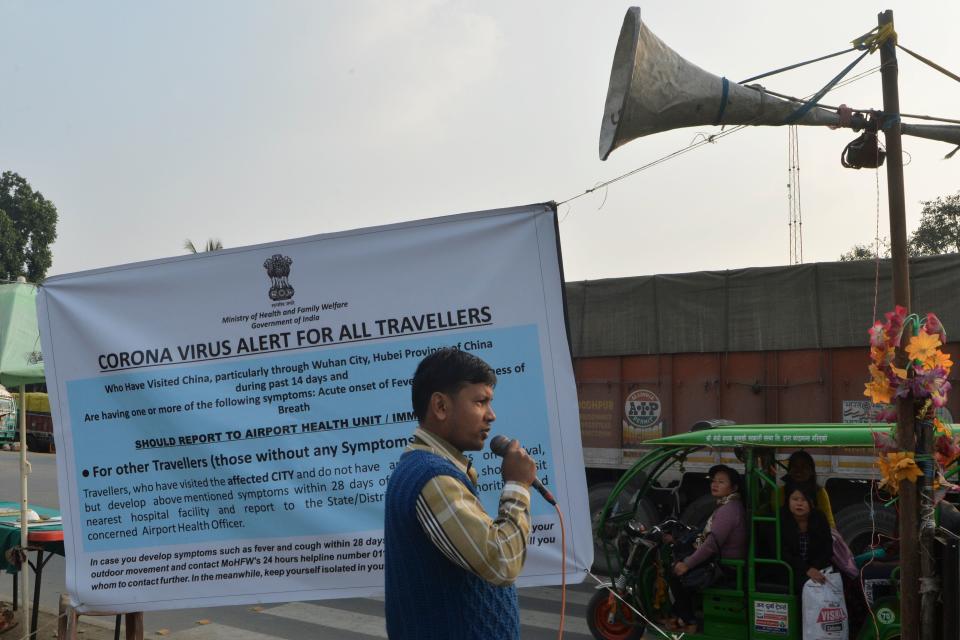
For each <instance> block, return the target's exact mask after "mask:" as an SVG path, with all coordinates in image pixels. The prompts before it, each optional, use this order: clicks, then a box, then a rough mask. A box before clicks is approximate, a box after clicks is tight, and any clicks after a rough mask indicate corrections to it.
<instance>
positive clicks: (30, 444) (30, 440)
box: [27, 431, 40, 451]
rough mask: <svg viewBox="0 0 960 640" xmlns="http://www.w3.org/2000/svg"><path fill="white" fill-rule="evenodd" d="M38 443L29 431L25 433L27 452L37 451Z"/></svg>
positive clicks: (38, 448)
mask: <svg viewBox="0 0 960 640" xmlns="http://www.w3.org/2000/svg"><path fill="white" fill-rule="evenodd" d="M39 450H40V443H39V442H38V441H37V437H36V436H34V435H32V434H31V433H30V432H29V431H28V432H27V451H39Z"/></svg>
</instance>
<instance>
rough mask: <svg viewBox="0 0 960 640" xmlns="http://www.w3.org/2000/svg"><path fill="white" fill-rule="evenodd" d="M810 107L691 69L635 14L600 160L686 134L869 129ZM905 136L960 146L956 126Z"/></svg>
mask: <svg viewBox="0 0 960 640" xmlns="http://www.w3.org/2000/svg"><path fill="white" fill-rule="evenodd" d="M802 107H804V104H803V103H802V102H798V101H796V100H786V99H783V98H779V97H777V96H773V95H770V94H768V93H767V92H765V91H764V90H763V88H762V87H759V86H744V85H741V84H737V83H736V82H730V81H729V80H727V79H726V78H720V77H717V76H715V75H713V74H712V73H709V72H707V71H704V70H703V69H701V68H700V67H698V66H696V65H695V64H693V63H691V62H688V61H687V60H685V59H684V58H682V57H681V56H680V55H678V54H677V52H676V51H674V50H673V49H671V48H670V47H668V46H667V45H665V44H664V43H663V41H662V40H660V38H658V37H657V36H655V35H653V33H652V32H651V31H650V30H649V29H648V28H647V26H646V25H645V24H643V21H642V20H641V19H640V8H639V7H631V8H630V9H628V10H627V15H626V16H625V17H624V19H623V27H622V28H621V29H620V39H619V40H618V41H617V50H616V52H615V53H614V56H613V68H612V69H611V71H610V86H609V87H608V88H607V104H606V107H605V108H604V112H603V124H602V125H601V126H600V159H601V160H606V159H607V156H609V155H610V152H611V151H613V150H614V149H616V148H617V147H620V146H622V145H624V144H626V143H628V142H630V141H631V140H633V139H635V138H640V137H642V136H648V135H650V134H652V133H659V132H661V131H668V130H670V129H681V128H683V127H696V126H704V125H721V124H732V125H740V124H750V125H770V126H782V125H785V124H802V125H813V126H828V127H837V126H848V127H849V126H852V127H854V128H856V129H861V128H863V127H864V126H865V125H866V122H867V121H866V118H865V117H864V116H862V115H860V114H856V115H854V117H853V119H852V120H851V121H850V122H847V123H844V124H843V125H841V123H840V117H839V116H838V115H837V113H836V112H834V111H829V110H827V109H822V108H820V107H813V108H811V109H809V110H806V111H803V112H801V111H799V110H800V109H801V108H802ZM798 114H799V115H798ZM788 119H789V122H788ZM901 132H902V133H903V134H904V135H908V136H914V137H917V138H927V139H928V140H937V141H939V142H949V143H950V144H956V145H960V126H956V125H929V124H902V125H901ZM947 157H949V155H948V156H947Z"/></svg>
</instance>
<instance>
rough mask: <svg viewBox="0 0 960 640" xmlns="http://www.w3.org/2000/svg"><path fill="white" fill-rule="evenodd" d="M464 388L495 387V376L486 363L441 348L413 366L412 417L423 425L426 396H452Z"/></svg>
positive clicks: (459, 352)
mask: <svg viewBox="0 0 960 640" xmlns="http://www.w3.org/2000/svg"><path fill="white" fill-rule="evenodd" d="M468 384H487V385H490V386H491V387H495V386H497V374H495V373H494V372H493V369H491V368H490V365H488V364H487V363H486V362H484V361H483V360H481V359H480V358H478V357H477V356H475V355H473V354H472V353H468V352H466V351H461V350H460V349H456V348H454V347H444V348H443V349H438V350H437V351H434V352H433V353H431V354H430V355H428V356H427V357H426V358H424V359H423V360H421V361H420V364H419V365H417V371H416V372H415V373H414V374H413V383H412V384H411V391H410V395H411V396H412V398H411V399H412V400H413V413H414V415H415V416H417V420H419V421H420V422H423V420H424V418H426V416H427V405H429V404H430V396H432V395H433V394H434V393H435V392H437V391H439V392H440V393H445V394H447V395H453V394H455V393H457V392H458V391H460V389H462V388H463V387H464V386H466V385H468Z"/></svg>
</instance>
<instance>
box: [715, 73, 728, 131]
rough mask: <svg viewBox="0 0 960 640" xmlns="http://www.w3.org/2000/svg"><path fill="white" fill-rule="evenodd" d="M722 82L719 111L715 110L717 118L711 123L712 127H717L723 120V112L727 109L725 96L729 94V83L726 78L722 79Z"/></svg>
mask: <svg viewBox="0 0 960 640" xmlns="http://www.w3.org/2000/svg"><path fill="white" fill-rule="evenodd" d="M722 80H723V94H722V95H721V96H720V109H718V110H717V117H716V118H715V119H714V121H713V126H717V125H718V124H720V121H721V120H723V112H724V111H726V109H727V96H728V95H729V94H730V81H729V80H727V79H726V78H722Z"/></svg>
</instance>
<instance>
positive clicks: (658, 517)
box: [587, 424, 960, 640]
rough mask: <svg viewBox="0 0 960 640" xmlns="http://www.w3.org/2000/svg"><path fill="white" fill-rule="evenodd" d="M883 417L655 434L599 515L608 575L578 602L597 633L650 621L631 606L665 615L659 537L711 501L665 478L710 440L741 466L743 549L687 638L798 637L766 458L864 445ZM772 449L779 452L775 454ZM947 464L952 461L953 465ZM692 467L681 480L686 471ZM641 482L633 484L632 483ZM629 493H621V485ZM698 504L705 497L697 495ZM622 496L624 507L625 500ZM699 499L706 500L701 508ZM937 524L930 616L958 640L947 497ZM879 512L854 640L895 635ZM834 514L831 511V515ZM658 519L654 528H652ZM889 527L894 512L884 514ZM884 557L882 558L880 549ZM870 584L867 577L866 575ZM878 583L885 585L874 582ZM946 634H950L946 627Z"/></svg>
mask: <svg viewBox="0 0 960 640" xmlns="http://www.w3.org/2000/svg"><path fill="white" fill-rule="evenodd" d="M888 429H889V425H876V424H866V425H843V424H802V425H779V426H771V425H731V424H726V425H709V426H707V428H704V429H701V430H698V431H692V432H690V433H684V434H678V435H673V436H668V437H665V438H658V439H656V440H654V441H651V442H650V443H649V445H650V449H649V450H648V452H647V453H646V454H645V455H644V456H642V457H641V459H640V460H638V461H637V462H636V463H635V464H634V465H633V467H632V468H631V469H630V470H629V471H628V472H627V473H626V474H625V475H624V476H623V478H622V479H621V481H620V482H619V483H617V485H616V487H615V488H614V491H613V492H612V494H611V496H610V499H609V500H608V502H607V503H606V505H605V506H604V508H603V509H602V511H601V514H600V516H599V518H598V522H597V535H598V537H599V538H600V539H601V540H602V546H603V554H602V557H601V558H600V562H602V563H603V564H605V565H606V566H607V572H608V575H610V576H612V578H611V580H610V582H608V583H607V584H605V585H603V586H602V587H601V588H598V590H597V592H596V594H595V595H594V597H593V598H592V600H591V602H590V604H589V606H588V611H587V619H588V620H587V621H588V624H589V626H590V629H591V631H592V633H593V635H594V637H595V638H597V639H598V640H628V639H634V638H636V639H639V638H641V637H642V636H643V634H644V631H645V629H646V626H647V623H646V622H645V621H644V619H643V618H642V617H641V616H639V615H637V613H638V612H639V613H640V614H642V615H643V617H644V618H647V619H649V620H656V619H659V618H661V617H663V616H666V615H667V614H668V613H669V607H670V604H669V602H670V601H669V598H667V597H666V592H665V585H664V582H663V576H664V575H665V572H666V571H669V570H670V568H671V565H670V562H669V555H668V553H667V551H666V550H665V547H664V545H663V544H658V543H659V542H660V541H659V539H658V537H659V536H660V535H661V534H662V532H663V531H664V530H666V529H667V528H668V527H669V526H672V525H671V524H670V523H671V522H674V523H676V522H677V521H678V522H679V523H681V526H693V527H699V526H702V524H703V521H704V520H705V519H706V517H707V516H708V515H709V513H710V512H711V511H712V509H713V505H712V504H710V503H712V502H713V499H712V498H711V497H710V496H709V495H707V496H706V498H707V499H708V500H706V501H704V500H702V499H693V496H694V495H696V492H687V493H688V495H687V498H686V503H685V502H684V500H683V499H681V497H680V496H682V495H683V494H684V491H683V490H682V483H678V484H670V483H664V482H663V479H664V478H665V477H667V476H668V475H669V472H671V471H676V468H677V467H682V466H683V465H685V464H686V461H687V460H689V459H690V458H693V457H697V456H701V455H703V454H704V453H705V452H708V451H713V450H719V451H722V452H723V454H722V455H723V457H725V458H726V457H728V456H729V458H730V459H731V461H732V462H733V464H732V465H731V466H734V467H735V468H737V469H740V468H742V469H744V475H743V477H744V484H745V486H746V495H745V506H746V513H747V522H748V523H749V532H748V552H747V557H746V558H745V559H743V560H724V559H721V565H723V566H724V567H726V568H727V569H728V570H729V571H730V572H732V574H733V576H735V579H734V580H732V581H731V582H729V583H725V584H722V585H719V586H713V587H710V588H707V589H706V590H704V591H703V598H702V624H701V626H700V627H699V629H698V633H697V634H693V635H689V636H688V637H694V638H702V639H704V640H707V639H716V640H719V639H721V638H724V639H744V640H746V639H750V640H753V639H757V640H761V639H767V638H770V639H772V638H779V639H781V640H799V639H800V638H802V631H801V626H800V619H801V608H800V594H798V593H797V587H796V583H795V581H794V579H793V578H794V576H793V569H792V568H791V566H790V564H789V563H787V562H785V561H784V559H783V555H782V552H781V548H780V535H781V522H780V515H781V511H780V510H779V509H776V508H774V506H773V505H775V504H776V503H775V501H772V500H771V496H772V495H776V493H775V492H776V490H777V477H776V472H774V471H772V470H771V469H770V466H769V464H770V461H771V459H772V456H778V454H782V453H783V452H784V451H789V450H795V449H797V448H801V447H802V448H804V449H806V450H809V451H816V452H819V453H821V454H826V455H830V454H835V453H837V452H838V451H843V450H845V449H848V448H859V449H872V448H873V442H874V440H873V434H874V432H880V431H887V430H888ZM779 457H781V458H782V457H783V456H782V455H781V456H779ZM951 471H952V473H953V474H954V475H955V474H956V471H957V469H956V464H954V465H953V467H952V469H951ZM689 475H690V474H687V475H686V476H683V477H684V482H688V481H689ZM635 486H636V487H639V488H638V490H637V491H636V492H635V493H632V494H631V493H630V492H631V491H632V490H633V489H632V488H633V487H635ZM875 491H876V488H875V487H874V486H873V485H870V486H868V487H867V493H868V495H871V496H873V498H874V502H873V503H872V506H873V507H874V508H876V509H880V508H881V507H882V500H881V498H880V497H879V496H877V495H875ZM624 493H628V494H630V498H629V499H628V500H624V498H623V494H624ZM701 503H702V504H701ZM624 504H627V505H628V506H627V507H626V508H624ZM704 507H706V508H704ZM941 507H942V512H943V513H945V514H948V515H944V516H941V521H940V524H941V525H944V526H940V527H938V535H937V545H936V549H934V553H935V554H936V555H937V566H938V570H939V571H941V572H942V575H941V576H940V577H941V581H940V582H941V584H942V585H943V586H944V591H943V593H942V598H941V602H942V604H941V605H939V606H938V611H937V619H938V621H939V623H940V624H939V628H940V631H941V636H940V637H941V638H944V639H946V638H951V639H952V638H955V637H957V632H958V628H960V627H958V622H960V613H958V609H960V608H958V607H957V606H956V603H957V602H958V597H960V596H958V593H957V584H958V579H960V563H958V551H957V549H958V542H960V537H958V535H957V533H958V532H957V529H958V528H960V527H958V526H957V524H956V520H958V519H960V515H958V512H957V511H956V510H955V508H954V507H953V506H952V505H949V504H946V503H941ZM883 513H884V512H883V511H878V512H877V514H876V516H875V520H874V521H873V522H872V523H869V524H871V525H873V526H871V528H870V529H869V530H868V531H867V534H866V536H865V537H863V538H861V539H860V543H861V546H860V548H855V549H853V552H854V553H855V554H858V557H857V559H858V561H859V563H860V564H861V565H863V564H866V563H869V568H870V571H871V572H872V573H873V577H874V584H873V585H872V588H871V594H870V595H871V596H872V598H873V600H872V605H871V607H872V610H873V616H872V617H870V618H869V619H868V622H867V623H866V624H864V625H863V626H862V627H861V628H860V629H856V630H853V631H854V632H855V633H856V634H857V635H854V634H851V636H850V637H851V638H857V639H858V640H890V639H892V638H898V637H899V634H900V629H899V624H900V622H899V621H900V609H899V600H898V584H897V574H898V569H897V562H896V558H895V557H890V556H888V557H886V558H883V556H884V554H885V553H886V548H885V547H884V546H883V545H882V543H883V541H884V537H883V536H882V534H881V533H880V531H881V530H882V529H883V528H884V527H885V526H886V524H888V523H887V522H886V516H883V515H882V514H883ZM842 519H843V517H842V515H841V514H838V515H837V524H838V526H840V525H841V521H842ZM658 524H659V526H658ZM889 524H892V525H895V520H894V522H892V523H889ZM881 558H882V559H881ZM867 582H870V581H867ZM877 582H879V583H885V589H884V588H880V587H877V585H876V583H877ZM951 634H952V635H951Z"/></svg>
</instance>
